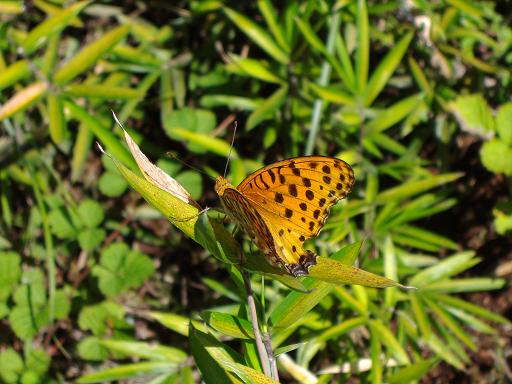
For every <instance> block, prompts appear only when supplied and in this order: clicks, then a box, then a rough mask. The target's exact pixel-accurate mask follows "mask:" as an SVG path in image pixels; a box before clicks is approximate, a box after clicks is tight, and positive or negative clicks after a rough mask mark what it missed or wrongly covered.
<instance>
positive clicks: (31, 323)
mask: <svg viewBox="0 0 512 384" xmlns="http://www.w3.org/2000/svg"><path fill="white" fill-rule="evenodd" d="M9 323H10V325H11V328H12V330H13V331H14V333H15V334H16V336H18V337H19V338H20V339H22V340H30V339H32V338H33V337H34V336H35V335H37V333H38V332H39V330H40V329H41V328H42V327H44V326H46V325H47V324H48V312H47V311H46V310H41V308H40V307H33V306H29V305H16V306H15V307H14V308H13V309H12V310H11V312H10V313H9Z"/></svg>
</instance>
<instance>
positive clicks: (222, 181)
mask: <svg viewBox="0 0 512 384" xmlns="http://www.w3.org/2000/svg"><path fill="white" fill-rule="evenodd" d="M229 187H233V186H232V185H231V183H230V182H229V181H228V179H226V178H224V177H222V176H218V177H217V178H216V179H215V192H217V195H219V196H222V195H223V194H224V191H225V190H226V188H229Z"/></svg>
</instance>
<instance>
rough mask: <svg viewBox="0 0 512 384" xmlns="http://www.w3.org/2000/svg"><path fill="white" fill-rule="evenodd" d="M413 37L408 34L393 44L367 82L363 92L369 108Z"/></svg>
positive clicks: (410, 33)
mask: <svg viewBox="0 0 512 384" xmlns="http://www.w3.org/2000/svg"><path fill="white" fill-rule="evenodd" d="M412 37H413V33H412V32H409V33H407V34H406V35H405V36H404V37H402V38H401V39H400V41H398V43H396V44H395V46H394V47H393V49H391V51H389V52H388V54H387V55H386V56H385V57H384V58H383V59H382V61H381V62H380V63H379V65H378V66H377V68H376V69H375V71H374V72H373V74H372V75H371V77H370V80H369V81H368V86H367V87H366V91H365V105H366V106H369V105H371V104H372V103H373V101H374V100H375V99H376V98H377V96H378V95H379V93H380V92H381V91H382V89H383V88H384V87H385V85H386V84H387V82H388V80H389V78H390V77H391V75H392V74H393V73H394V72H395V70H396V68H397V67H398V64H400V62H401V61H402V58H403V57H404V54H405V52H406V51H407V47H408V46H409V44H410V42H411V40H412Z"/></svg>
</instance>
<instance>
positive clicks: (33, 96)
mask: <svg viewBox="0 0 512 384" xmlns="http://www.w3.org/2000/svg"><path fill="white" fill-rule="evenodd" d="M47 91H48V83H46V82H44V81H40V82H37V83H32V84H31V85H29V86H28V87H26V88H23V89H22V90H21V91H18V92H17V93H16V94H15V95H14V96H13V97H11V98H10V99H9V100H7V102H6V103H5V104H4V105H2V106H1V107H0V121H1V120H3V119H7V118H8V117H11V116H12V115H14V114H15V113H17V112H21V111H24V110H25V109H27V108H28V107H30V106H31V105H32V104H33V103H35V102H36V101H37V100H39V99H40V98H41V97H43V96H44V95H45V93H46V92H47Z"/></svg>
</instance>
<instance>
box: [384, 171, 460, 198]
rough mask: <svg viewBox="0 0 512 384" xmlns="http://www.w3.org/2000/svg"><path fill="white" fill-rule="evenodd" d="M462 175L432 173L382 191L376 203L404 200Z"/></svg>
mask: <svg viewBox="0 0 512 384" xmlns="http://www.w3.org/2000/svg"><path fill="white" fill-rule="evenodd" d="M461 176H462V174H461V173H446V174H444V175H432V176H429V177H426V178H424V179H421V180H411V181H407V182H405V183H402V185H399V186H397V187H392V188H390V189H387V190H385V191H383V192H380V193H379V194H378V195H377V197H376V198H375V203H377V204H384V203H389V202H390V201H391V200H403V199H406V198H408V197H411V196H414V195H417V194H418V193H424V192H425V191H428V190H429V189H432V188H435V187H438V186H441V185H444V184H447V183H451V182H452V181H454V180H457V179H458V178H460V177H461Z"/></svg>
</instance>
